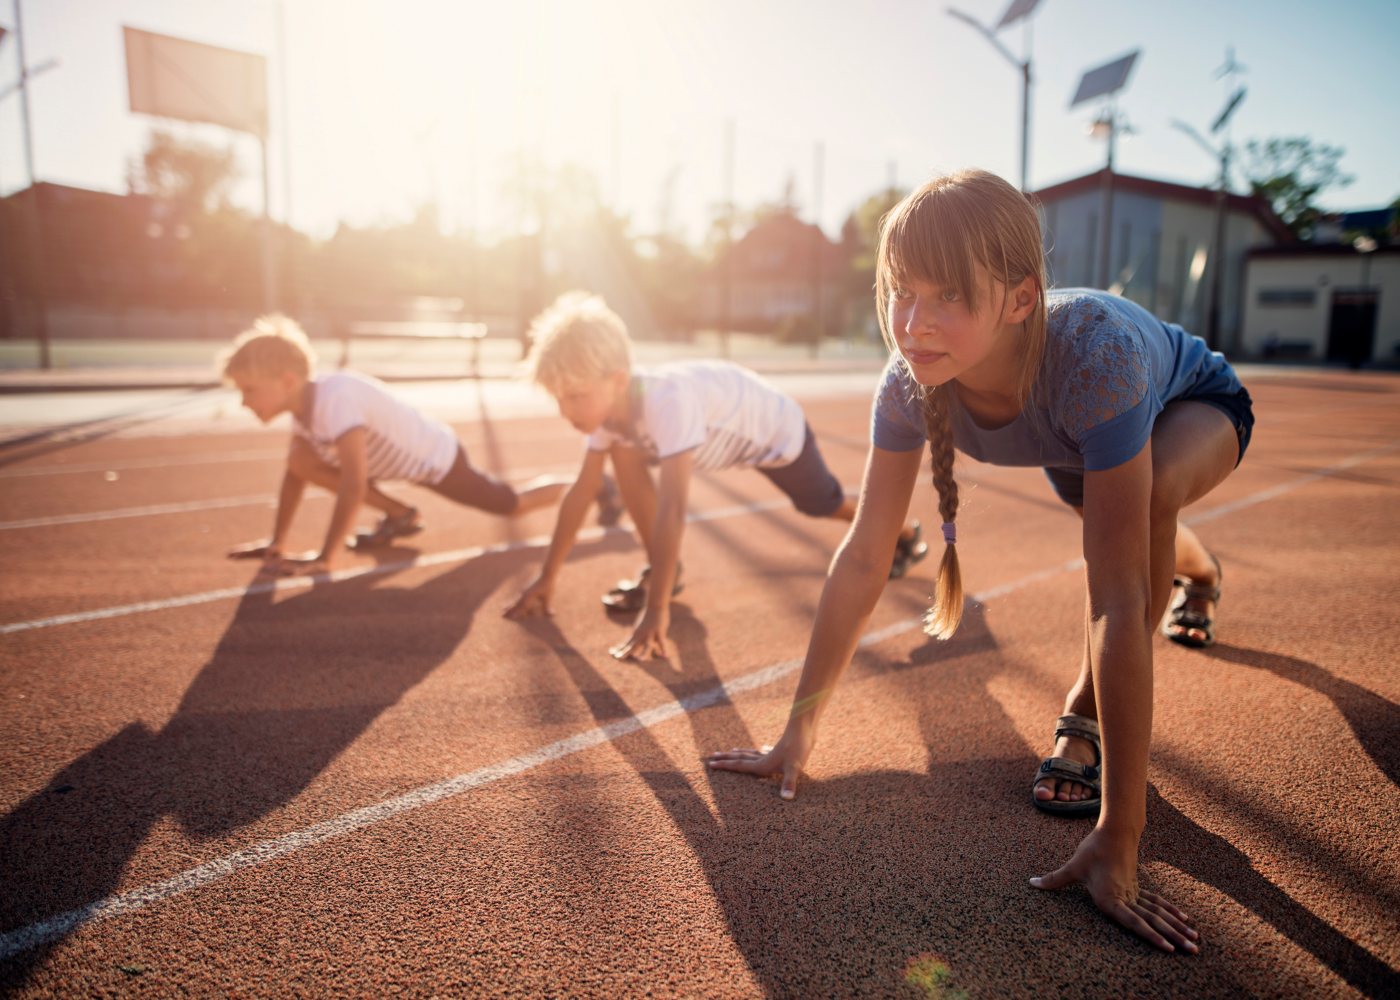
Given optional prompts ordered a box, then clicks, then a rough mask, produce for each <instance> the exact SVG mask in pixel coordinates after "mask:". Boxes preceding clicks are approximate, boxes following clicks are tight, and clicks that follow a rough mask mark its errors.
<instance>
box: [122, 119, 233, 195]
mask: <svg viewBox="0 0 1400 1000" xmlns="http://www.w3.org/2000/svg"><path fill="white" fill-rule="evenodd" d="M239 176H240V175H239V170H238V159H237V157H236V155H235V153H234V150H233V148H232V147H227V148H223V149H221V148H219V147H217V146H212V145H210V144H208V143H204V142H199V141H198V140H195V139H186V138H181V137H179V136H177V135H175V134H174V133H172V132H167V131H164V130H163V129H156V130H154V131H152V132H151V136H150V140H149V142H148V144H147V146H146V151H145V152H144V153H142V154H141V158H140V159H139V160H133V161H131V162H130V163H129V164H128V165H127V183H128V184H129V185H130V187H131V190H132V191H134V192H136V193H138V194H147V195H150V196H151V197H152V198H155V199H157V200H159V201H163V202H167V203H169V204H170V205H172V206H173V207H175V208H176V209H178V210H179V212H180V213H181V214H183V215H187V216H189V215H198V214H202V213H206V212H217V211H222V210H227V209H228V207H229V201H228V198H229V192H230V190H231V189H232V188H233V185H234V184H235V183H236V182H237V181H238V179H239Z"/></svg>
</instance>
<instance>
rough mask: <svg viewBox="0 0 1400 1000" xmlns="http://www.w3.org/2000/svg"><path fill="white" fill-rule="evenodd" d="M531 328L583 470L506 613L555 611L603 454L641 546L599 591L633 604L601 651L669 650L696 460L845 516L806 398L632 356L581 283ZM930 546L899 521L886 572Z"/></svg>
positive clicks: (899, 572)
mask: <svg viewBox="0 0 1400 1000" xmlns="http://www.w3.org/2000/svg"><path fill="white" fill-rule="evenodd" d="M531 337H532V341H533V347H532V349H531V352H530V357H529V359H528V361H527V368H528V373H529V377H530V378H531V379H532V380H533V381H534V382H536V383H537V384H539V385H542V386H543V387H544V388H545V389H546V390H548V391H549V393H550V394H551V395H552V396H554V398H555V400H556V401H557V402H558V404H559V413H560V414H561V415H562V416H563V417H564V418H565V419H566V420H568V421H569V423H571V424H573V426H574V427H575V428H576V429H577V430H579V431H581V432H582V433H583V434H585V435H587V436H588V442H587V449H586V450H585V452H584V458H583V464H582V466H581V468H580V469H579V473H578V477H577V478H576V479H575V480H574V484H573V486H572V487H570V488H569V490H568V492H567V493H565V495H564V498H563V500H562V501H561V502H560V505H559V514H558V520H557V521H556V523H555V526H554V534H553V537H552V538H551V540H550V543H549V550H548V552H547V553H546V555H545V561H544V565H543V566H542V567H541V568H540V571H539V574H538V576H536V578H535V580H534V581H533V582H531V583H530V585H529V586H527V587H526V588H525V590H524V591H523V592H522V593H521V594H520V596H519V597H518V598H517V599H516V600H515V602H514V603H513V604H511V605H510V607H508V608H507V609H506V615H507V617H510V618H524V617H527V616H529V615H533V614H548V613H549V612H550V600H551V598H552V596H553V593H554V586H555V581H556V579H557V578H558V575H559V571H560V569H561V568H562V567H563V564H564V560H565V559H566V558H567V556H568V554H569V550H570V549H571V548H572V547H573V544H574V539H575V537H576V536H577V534H578V531H579V529H580V527H581V526H582V524H583V520H584V515H585V514H586V512H587V509H588V504H589V503H590V502H591V497H592V496H593V495H594V493H595V492H596V491H597V490H598V488H599V484H600V482H601V481H602V477H603V475H604V469H605V465H606V463H607V461H608V460H609V459H611V461H612V466H613V472H614V474H615V475H616V477H617V484H618V487H619V488H620V490H621V492H622V500H623V503H624V504H625V505H626V508H627V512H628V513H629V514H630V515H631V517H632V522H633V524H634V525H635V526H636V530H637V534H638V535H639V536H640V537H641V541H642V545H643V547H644V548H645V549H646V553H647V566H646V568H645V569H644V570H643V571H642V573H641V574H640V576H639V578H638V579H637V580H635V581H622V582H620V583H619V584H618V585H617V586H616V587H614V588H613V589H612V590H610V591H609V592H608V593H607V594H605V595H604V597H603V603H604V604H605V605H607V606H608V607H609V608H611V609H614V610H621V611H640V612H641V617H640V618H639V619H638V620H637V623H636V625H635V627H634V628H633V630H632V634H631V635H630V636H629V637H628V638H627V639H626V640H625V641H624V642H621V643H619V644H618V645H616V646H614V647H613V648H612V649H611V650H610V652H611V653H612V655H613V656H615V657H617V658H618V659H644V658H647V657H650V656H653V655H655V656H666V655H667V653H668V647H667V640H666V632H667V630H668V628H669V625H670V613H671V612H670V608H671V598H672V597H673V596H674V595H675V594H676V593H677V592H678V591H679V590H680V587H681V579H680V577H681V564H680V550H681V538H682V535H683V534H684V530H685V512H686V501H687V497H688V494H689V490H690V477H691V473H692V472H693V471H694V470H696V469H701V470H716V469H726V468H735V467H739V468H756V469H758V470H759V471H760V472H762V473H763V474H764V475H765V476H767V477H768V478H769V479H771V480H772V481H773V483H774V484H775V485H776V486H777V487H778V488H779V489H781V490H782V491H783V492H784V493H786V494H787V495H788V496H789V497H790V498H791V499H792V501H793V504H794V506H795V507H796V508H797V509H798V510H799V511H801V512H802V513H804V514H807V515H809V516H812V517H832V518H837V519H839V520H843V521H850V520H851V519H852V517H853V516H854V514H855V502H854V501H853V500H852V499H851V498H850V497H848V496H847V495H846V492H845V490H844V489H843V488H842V486H841V484H840V482H838V481H837V479H836V477H835V476H833V475H832V474H831V472H830V470H829V469H828V468H827V466H826V463H825V461H824V460H823V459H822V456H821V452H820V451H819V450H818V448H817V442H816V439H815V438H814V437H813V435H812V429H811V428H810V427H808V426H807V421H806V419H805V418H804V416H803V413H802V408H801V407H800V406H799V405H798V404H797V402H796V401H795V400H793V399H792V398H791V397H790V396H788V395H786V394H785V393H783V392H780V391H779V390H778V389H777V388H775V387H774V386H772V385H771V384H769V383H768V382H767V381H765V380H764V379H762V378H760V377H759V376H758V375H756V374H755V373H754V372H752V371H750V370H749V369H747V368H743V367H741V366H739V365H736V364H732V363H730V362H727V361H679V362H673V363H670V364H665V365H659V366H656V367H646V368H642V367H635V366H634V365H633V361H632V345H631V340H630V338H629V337H628V333H627V328H626V326H625V324H623V322H622V320H621V318H620V317H619V316H618V315H617V314H616V313H614V312H613V311H612V310H611V309H609V308H608V307H607V305H606V304H605V303H604V302H603V300H602V299H601V298H600V297H598V296H590V295H588V294H586V293H582V292H571V293H569V294H566V295H564V296H562V297H561V298H560V299H559V300H558V301H557V302H556V303H555V304H554V305H553V306H551V307H550V308H549V309H547V310H546V311H545V312H544V313H542V314H541V315H540V316H539V318H538V319H536V320H535V322H534V324H533V326H532V329H531ZM652 465H655V466H658V469H659V471H658V477H657V478H658V482H653V480H652V477H651V473H650V471H649V466H652ZM927 551H928V547H927V545H925V544H924V543H923V541H922V539H921V536H920V530H919V525H918V523H917V522H912V523H910V524H907V525H905V528H904V530H903V532H902V533H901V535H900V539H899V542H898V545H897V546H896V550H895V552H894V553H893V554H892V564H891V569H890V575H891V577H896V576H903V575H904V573H905V571H906V570H907V569H908V567H909V566H910V565H911V564H913V563H915V562H917V561H918V560H919V559H922V558H923V557H924V555H925V554H926V553H927Z"/></svg>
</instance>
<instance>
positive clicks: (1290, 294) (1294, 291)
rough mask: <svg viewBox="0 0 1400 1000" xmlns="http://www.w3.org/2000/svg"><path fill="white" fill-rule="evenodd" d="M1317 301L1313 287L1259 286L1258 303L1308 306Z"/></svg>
mask: <svg viewBox="0 0 1400 1000" xmlns="http://www.w3.org/2000/svg"><path fill="white" fill-rule="evenodd" d="M1316 303H1317V290H1316V289H1313V288H1261V289H1259V305H1261V306H1274V307H1278V308H1287V307H1289V306H1294V307H1304V308H1306V307H1309V306H1313V305H1315V304H1316Z"/></svg>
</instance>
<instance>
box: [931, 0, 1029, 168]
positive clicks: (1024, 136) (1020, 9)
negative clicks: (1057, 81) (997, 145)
mask: <svg viewBox="0 0 1400 1000" xmlns="http://www.w3.org/2000/svg"><path fill="white" fill-rule="evenodd" d="M1039 3H1040V0H1011V6H1010V7H1008V8H1007V9H1006V13H1005V14H1003V15H1002V16H1001V20H1000V21H998V22H997V25H996V27H995V28H988V27H986V26H985V25H984V24H982V22H981V21H979V20H977V19H976V18H975V17H973V16H972V15H971V14H965V13H963V12H962V11H960V10H958V9H957V8H955V7H949V8H948V16H949V17H955V18H957V19H958V20H959V21H962V22H963V23H964V24H967V25H969V26H971V27H972V29H973V30H974V31H976V32H977V33H978V34H979V35H981V36H982V37H983V38H985V39H986V40H987V41H988V42H990V43H991V44H992V48H994V49H996V50H997V51H998V52H1000V53H1001V55H1002V57H1003V58H1004V59H1005V60H1006V61H1007V62H1009V63H1010V64H1011V65H1012V66H1015V67H1016V68H1017V69H1018V70H1020V71H1021V190H1022V191H1027V192H1028V191H1029V190H1030V187H1029V183H1030V178H1029V176H1028V163H1029V157H1030V130H1031V57H1030V40H1029V31H1030V23H1029V22H1027V24H1026V30H1027V41H1026V58H1025V59H1017V58H1016V57H1015V56H1013V55H1012V54H1011V50H1010V49H1008V48H1007V47H1006V46H1005V45H1003V44H1001V40H1000V39H998V38H997V36H996V32H997V31H1000V30H1001V29H1002V28H1005V27H1007V26H1008V25H1011V24H1015V23H1016V22H1017V21H1022V20H1025V19H1026V18H1029V17H1030V15H1031V13H1032V12H1033V11H1034V10H1035V8H1036V6H1037V5H1038V4H1039Z"/></svg>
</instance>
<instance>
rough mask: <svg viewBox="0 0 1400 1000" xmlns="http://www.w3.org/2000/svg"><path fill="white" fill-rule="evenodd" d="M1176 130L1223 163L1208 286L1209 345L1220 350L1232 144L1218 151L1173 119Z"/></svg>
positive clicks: (1218, 187) (1217, 191) (1206, 310)
mask: <svg viewBox="0 0 1400 1000" xmlns="http://www.w3.org/2000/svg"><path fill="white" fill-rule="evenodd" d="M1171 125H1172V128H1174V129H1178V130H1179V131H1182V132H1185V133H1186V134H1187V135H1189V136H1190V137H1191V138H1192V139H1193V140H1194V141H1195V142H1196V144H1197V145H1198V146H1200V147H1201V148H1202V149H1204V150H1205V151H1206V152H1207V153H1209V154H1210V155H1211V156H1212V157H1214V158H1215V159H1218V160H1219V161H1220V178H1219V181H1218V182H1217V187H1216V191H1215V232H1214V235H1212V236H1211V247H1210V257H1209V258H1208V259H1209V261H1210V281H1209V282H1208V283H1207V284H1206V288H1207V289H1208V291H1207V293H1206V294H1207V296H1208V299H1207V301H1206V309H1205V313H1206V344H1207V346H1209V347H1210V348H1211V349H1212V350H1218V349H1219V347H1220V300H1221V278H1222V276H1223V275H1224V273H1225V209H1226V202H1227V200H1228V196H1229V190H1230V146H1229V144H1228V143H1226V144H1225V145H1223V146H1221V147H1220V148H1219V149H1216V148H1215V147H1214V146H1212V145H1211V144H1210V143H1208V142H1206V140H1205V138H1204V137H1202V135H1201V133H1199V132H1197V131H1196V130H1195V129H1194V128H1192V127H1191V126H1190V125H1188V124H1186V123H1185V122H1184V121H1181V120H1179V119H1176V118H1173V119H1172V123H1171Z"/></svg>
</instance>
